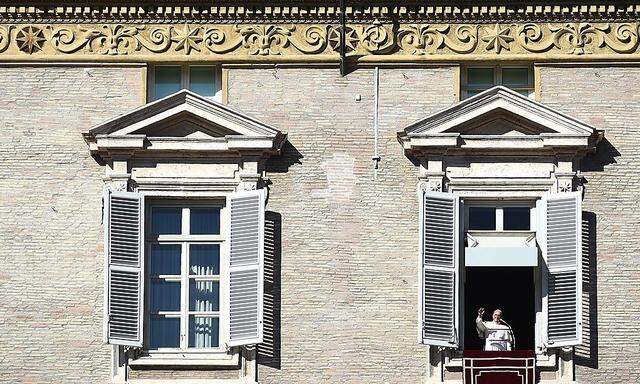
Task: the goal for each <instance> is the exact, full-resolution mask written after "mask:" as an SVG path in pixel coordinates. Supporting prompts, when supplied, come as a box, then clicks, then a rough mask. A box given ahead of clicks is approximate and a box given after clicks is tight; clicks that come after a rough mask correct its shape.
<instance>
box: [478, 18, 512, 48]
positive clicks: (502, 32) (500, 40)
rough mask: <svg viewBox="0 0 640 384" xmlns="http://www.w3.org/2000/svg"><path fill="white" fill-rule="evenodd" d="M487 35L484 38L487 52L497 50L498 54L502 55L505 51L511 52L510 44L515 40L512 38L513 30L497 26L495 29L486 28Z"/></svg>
mask: <svg viewBox="0 0 640 384" xmlns="http://www.w3.org/2000/svg"><path fill="white" fill-rule="evenodd" d="M485 31H487V34H486V35H485V36H483V37H482V41H484V42H485V43H487V48H486V49H487V51H492V50H495V51H496V53H500V51H502V50H503V49H506V50H507V51H508V50H509V44H510V43H511V42H512V41H514V40H515V38H514V37H513V36H511V28H510V27H509V26H506V27H501V26H500V25H499V24H496V25H495V26H494V27H493V29H491V28H485Z"/></svg>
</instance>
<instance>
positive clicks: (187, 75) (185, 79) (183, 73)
mask: <svg viewBox="0 0 640 384" xmlns="http://www.w3.org/2000/svg"><path fill="white" fill-rule="evenodd" d="M158 67H180V89H189V86H190V85H191V68H195V67H210V68H213V75H214V78H213V89H214V91H215V93H214V95H213V96H203V97H204V98H207V99H209V100H213V101H216V102H218V103H221V102H222V67H221V66H220V65H216V64H206V63H201V64H185V63H162V64H153V65H151V64H150V65H148V66H147V102H152V101H156V100H158V98H157V97H156V94H155V91H156V88H155V82H156V81H155V80H156V68H158Z"/></svg>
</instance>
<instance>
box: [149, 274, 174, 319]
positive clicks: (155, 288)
mask: <svg viewBox="0 0 640 384" xmlns="http://www.w3.org/2000/svg"><path fill="white" fill-rule="evenodd" d="M151 311H152V312H157V311H176V312H177V311H180V282H179V281H164V280H157V279H154V280H152V281H151Z"/></svg>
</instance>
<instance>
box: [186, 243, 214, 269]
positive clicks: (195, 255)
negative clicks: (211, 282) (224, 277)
mask: <svg viewBox="0 0 640 384" xmlns="http://www.w3.org/2000/svg"><path fill="white" fill-rule="evenodd" d="M189 274H191V275H219V274H220V245H219V244H191V245H190V250H189Z"/></svg>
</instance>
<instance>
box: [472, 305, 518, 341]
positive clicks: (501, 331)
mask: <svg viewBox="0 0 640 384" xmlns="http://www.w3.org/2000/svg"><path fill="white" fill-rule="evenodd" d="M483 316H484V308H482V307H481V308H480V309H478V317H477V318H476V330H477V331H478V336H480V338H482V339H484V340H485V341H484V350H485V351H510V350H511V349H512V348H513V334H512V333H511V328H510V327H509V326H507V325H505V324H503V321H502V311H501V310H500V309H496V310H495V311H493V321H484V320H483Z"/></svg>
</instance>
